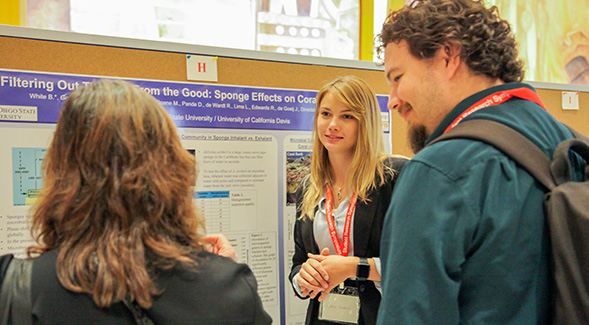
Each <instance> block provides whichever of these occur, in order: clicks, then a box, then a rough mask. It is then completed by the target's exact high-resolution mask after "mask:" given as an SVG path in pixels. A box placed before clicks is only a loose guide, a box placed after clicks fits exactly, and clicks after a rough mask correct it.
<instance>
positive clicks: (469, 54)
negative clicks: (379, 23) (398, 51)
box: [376, 0, 524, 82]
mask: <svg viewBox="0 0 589 325" xmlns="http://www.w3.org/2000/svg"><path fill="white" fill-rule="evenodd" d="M402 40H404V41H406V42H407V44H408V45H409V48H410V51H411V54H412V55H414V56H415V57H417V58H421V59H427V58H431V57H433V56H434V55H435V54H436V52H437V51H438V50H439V49H440V48H442V47H444V46H446V45H448V44H450V43H454V44H457V45H458V46H460V47H461V50H462V51H461V55H460V56H461V59H462V60H463V61H464V62H465V63H466V65H467V66H468V67H469V68H470V69H471V70H472V72H473V73H475V74H477V75H484V76H487V77H490V78H493V79H500V80H502V81H503V82H514V81H522V80H523V78H524V69H523V68H524V63H523V61H522V60H521V59H518V49H517V48H518V44H517V41H516V40H515V38H514V36H513V34H512V32H511V27H510V25H509V22H507V21H506V20H504V19H501V18H500V16H499V11H498V9H497V7H496V6H492V7H490V8H486V7H485V4H484V2H483V1H481V0H423V1H413V3H412V4H411V5H409V6H404V7H403V8H401V9H399V10H397V11H393V12H391V13H390V14H389V16H388V17H387V19H386V21H385V22H384V24H383V27H382V31H381V33H380V34H379V35H378V36H377V39H376V41H377V44H378V45H377V49H376V50H377V54H378V56H379V58H380V59H381V60H382V59H383V57H384V51H385V48H386V46H387V44H389V43H397V42H400V41H402Z"/></svg>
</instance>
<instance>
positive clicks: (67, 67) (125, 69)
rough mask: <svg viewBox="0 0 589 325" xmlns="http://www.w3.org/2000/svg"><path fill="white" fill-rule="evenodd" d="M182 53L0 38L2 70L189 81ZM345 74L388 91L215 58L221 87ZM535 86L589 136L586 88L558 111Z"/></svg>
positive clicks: (297, 82) (557, 99)
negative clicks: (346, 79) (572, 106)
mask: <svg viewBox="0 0 589 325" xmlns="http://www.w3.org/2000/svg"><path fill="white" fill-rule="evenodd" d="M185 54H187V53H177V52H166V51H158V50H153V49H136V48H123V47H113V46H105V45H92V44H80V43H70V42H64V41H51V40H37V39H30V38H19V37H9V36H0V69H14V70H30V71H43V72H54V73H68V74H83V75H99V76H113V77H121V78H139V79H154V80H170V81H181V82H187V81H188V80H187V79H186V61H185V60H186V58H185ZM192 54H198V53H192ZM344 75H356V76H358V77H360V78H363V79H364V80H366V81H367V82H368V83H369V84H370V85H371V86H372V87H373V89H374V90H375V92H376V93H377V94H387V93H388V92H389V86H388V84H387V83H386V81H385V79H384V74H383V72H382V71H380V70H368V69H358V68H345V67H332V66H321V65H311V64H301V63H288V62H274V61H264V60H255V59H243V58H232V57H222V56H219V58H218V84H225V85H239V86H254V87H270V88H286V89H307V90H317V89H319V88H320V87H321V86H322V85H323V84H324V83H326V82H328V81H330V80H332V79H334V78H336V77H339V76H344ZM537 90H538V93H539V95H540V97H541V98H542V100H543V102H544V104H545V105H546V107H547V109H548V110H549V111H550V113H551V114H552V115H553V116H555V117H556V118H557V119H558V120H560V121H562V122H564V123H566V124H568V125H570V126H571V127H573V128H575V129H577V130H579V131H580V132H581V133H583V134H589V93H588V92H580V94H579V103H580V109H579V110H566V111H565V110H562V109H561V102H562V91H561V90H555V89H537ZM390 134H391V141H392V145H393V153H396V154H402V155H406V156H412V153H411V151H410V149H409V147H408V145H407V140H406V126H405V123H404V121H403V120H402V119H401V118H400V117H399V116H398V115H397V114H394V113H393V114H392V115H391V133H390Z"/></svg>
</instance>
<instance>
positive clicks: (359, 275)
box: [356, 257, 370, 281]
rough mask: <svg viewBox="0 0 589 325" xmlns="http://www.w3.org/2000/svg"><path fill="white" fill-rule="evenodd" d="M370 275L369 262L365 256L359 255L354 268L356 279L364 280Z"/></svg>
mask: <svg viewBox="0 0 589 325" xmlns="http://www.w3.org/2000/svg"><path fill="white" fill-rule="evenodd" d="M369 276H370V264H369V263H368V259H367V258H366V257H360V261H358V267H357V268H356V279H358V280H360V281H366V280H367V279H368V277H369Z"/></svg>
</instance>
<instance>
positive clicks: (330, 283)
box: [297, 248, 358, 301]
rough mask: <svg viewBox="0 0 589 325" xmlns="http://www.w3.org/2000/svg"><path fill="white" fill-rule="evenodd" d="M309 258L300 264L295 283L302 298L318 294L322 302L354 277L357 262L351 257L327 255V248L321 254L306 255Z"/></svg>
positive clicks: (313, 296)
mask: <svg viewBox="0 0 589 325" xmlns="http://www.w3.org/2000/svg"><path fill="white" fill-rule="evenodd" d="M307 256H308V257H309V258H308V259H307V261H306V262H305V263H303V264H302V266H301V270H300V271H299V277H298V279H297V283H298V285H299V288H300V290H301V293H302V296H303V297H306V296H309V297H310V298H311V299H313V298H315V297H317V296H318V295H319V294H321V295H320V296H319V298H318V299H319V301H323V300H324V299H325V298H326V297H327V295H328V294H329V292H330V291H331V290H332V289H333V288H335V287H336V286H337V285H339V284H340V283H342V282H344V281H345V280H346V279H347V278H349V277H353V276H355V273H353V272H352V274H350V271H351V270H353V271H355V265H356V264H357V263H358V262H357V260H356V259H355V258H354V257H352V258H350V257H346V256H340V255H329V248H324V249H323V250H322V251H321V254H319V255H316V254H311V253H308V254H307Z"/></svg>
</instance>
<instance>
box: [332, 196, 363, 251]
mask: <svg viewBox="0 0 589 325" xmlns="http://www.w3.org/2000/svg"><path fill="white" fill-rule="evenodd" d="M331 200H332V196H331V188H330V187H329V186H325V217H326V218H327V227H329V235H330V236H331V241H332V242H333V246H334V247H335V252H336V253H337V255H341V256H348V252H349V251H350V227H351V226H352V214H353V213H354V209H355V208H356V193H355V192H354V193H352V198H351V199H350V204H349V205H348V212H347V213H346V223H345V224H344V233H343V234H342V236H343V238H342V241H341V242H340V240H339V237H338V236H337V230H336V229H335V222H334V220H333V208H332V206H331Z"/></svg>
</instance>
